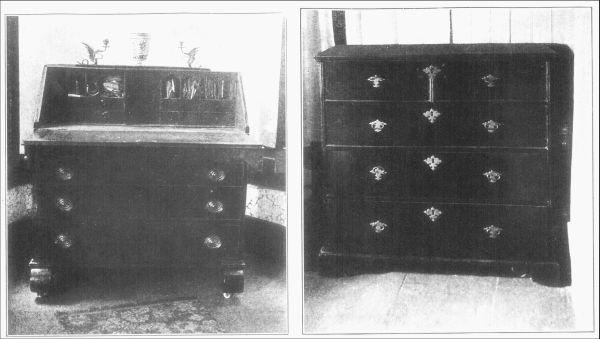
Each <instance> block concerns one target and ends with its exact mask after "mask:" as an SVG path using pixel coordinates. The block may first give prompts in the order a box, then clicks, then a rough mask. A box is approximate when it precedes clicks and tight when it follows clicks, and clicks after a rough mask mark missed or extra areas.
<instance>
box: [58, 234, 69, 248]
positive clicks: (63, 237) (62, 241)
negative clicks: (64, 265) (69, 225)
mask: <svg viewBox="0 0 600 339" xmlns="http://www.w3.org/2000/svg"><path fill="white" fill-rule="evenodd" d="M54 244H55V245H58V246H60V247H61V248H64V249H67V248H70V247H71V246H73V239H72V238H71V236H69V235H68V234H64V233H60V234H59V235H57V236H56V238H54Z"/></svg>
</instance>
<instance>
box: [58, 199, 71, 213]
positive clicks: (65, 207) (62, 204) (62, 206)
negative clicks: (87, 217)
mask: <svg viewBox="0 0 600 339" xmlns="http://www.w3.org/2000/svg"><path fill="white" fill-rule="evenodd" d="M55 205H56V207H57V208H58V209H59V210H61V211H63V212H70V211H71V210H72V209H73V202H71V200H70V199H68V198H62V197H59V198H56V202H55Z"/></svg>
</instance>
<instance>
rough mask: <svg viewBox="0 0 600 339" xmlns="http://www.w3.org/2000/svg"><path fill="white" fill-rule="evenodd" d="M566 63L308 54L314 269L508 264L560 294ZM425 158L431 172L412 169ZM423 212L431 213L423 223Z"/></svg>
mask: <svg viewBox="0 0 600 339" xmlns="http://www.w3.org/2000/svg"><path fill="white" fill-rule="evenodd" d="M572 58H573V54H572V52H571V51H570V49H569V48H568V47H566V46H564V45H557V44H477V45H460V44H458V45H375V46H336V47H333V48H331V49H328V50H327V51H324V52H321V53H320V54H319V55H318V56H317V57H316V59H317V60H318V61H320V62H322V77H323V78H322V79H323V82H322V84H323V89H322V109H323V112H322V116H323V128H322V130H323V134H322V144H321V147H322V149H321V152H322V154H323V162H322V167H320V168H316V171H315V173H317V174H320V176H319V178H318V179H317V180H315V182H319V183H321V184H320V185H321V186H322V187H323V191H322V192H321V193H320V196H321V198H322V199H324V200H322V201H323V204H324V209H325V210H326V215H327V217H326V218H325V221H323V220H321V222H318V223H316V224H318V225H320V226H319V227H320V229H319V230H318V231H316V232H315V234H317V237H320V238H321V239H322V241H321V242H320V243H321V244H322V246H323V247H322V249H321V251H320V252H319V253H320V254H319V258H320V259H321V260H320V261H321V262H322V263H323V269H324V270H327V269H333V270H339V269H341V268H342V267H340V265H342V266H345V265H347V264H349V263H350V262H352V263H355V262H356V261H357V260H363V261H366V262H372V261H373V260H377V261H378V262H383V263H385V262H390V263H395V264H393V265H390V266H389V267H390V268H391V267H394V266H395V265H396V264H398V263H400V264H401V265H399V266H400V267H406V265H403V263H406V264H410V265H408V266H427V267H428V268H425V269H426V270H428V269H431V270H433V271H436V270H438V271H441V270H442V266H440V265H443V264H444V263H446V264H448V265H449V266H448V267H446V269H447V270H449V271H452V270H453V268H456V269H457V270H458V268H459V267H464V266H469V265H470V266H471V267H472V271H474V272H479V273H481V272H482V271H484V270H485V271H488V272H491V273H493V272H496V273H497V274H500V273H501V272H500V271H501V269H500V268H501V267H503V266H506V265H508V266H510V267H512V268H511V269H513V273H514V274H515V275H519V274H526V273H528V272H530V273H532V274H533V275H535V277H534V279H537V280H539V281H542V282H543V283H545V284H549V285H553V286H556V285H560V286H564V285H568V284H570V259H569V253H568V240H567V237H566V220H567V218H568V209H569V202H568V201H569V199H568V192H567V191H568V188H567V187H569V182H570V178H569V176H568V173H569V168H570V131H571V129H572V126H571V121H572V120H571V119H572V67H573V66H572ZM428 66H435V69H436V71H437V72H436V73H435V76H431V74H427V72H425V70H426V67H428ZM488 75H493V76H494V78H495V79H491V80H490V77H489V76H488ZM429 110H434V111H435V112H433V111H432V112H429V114H424V113H426V112H427V111H429ZM434 113H435V114H434ZM433 115H435V116H434V117H433ZM432 117H433V118H432ZM489 126H493V127H491V128H490V127H489ZM432 156H433V157H435V158H436V159H437V160H441V162H440V163H439V164H437V166H434V167H435V168H431V167H430V165H429V164H428V163H426V162H425V161H424V160H425V159H427V158H429V157H432ZM377 173H379V174H377ZM495 175H496V179H498V180H490V176H491V177H494V176H495ZM498 175H499V177H498ZM428 208H435V209H436V210H438V211H441V214H440V215H438V218H437V219H436V220H435V221H432V220H431V219H430V218H429V217H428V215H426V214H425V213H424V211H425V210H426V209H428ZM377 221H379V222H381V223H384V224H385V225H386V226H387V228H386V230H385V231H381V230H379V231H380V232H376V231H375V228H374V226H373V225H377V223H376V222H377ZM372 224H373V225H372ZM485 225H487V226H485ZM490 225H494V227H492V228H491V229H492V230H493V229H495V228H497V227H499V228H501V229H502V230H501V232H500V233H501V234H498V235H497V236H490V234H489V232H485V231H484V229H483V228H485V227H488V226H490ZM380 226H381V225H380ZM413 264H414V265H413ZM438 264H439V265H438ZM505 264H506V265H505ZM514 265H516V266H514ZM383 266H385V264H383ZM517 266H518V268H516V267H517ZM324 273H325V272H324Z"/></svg>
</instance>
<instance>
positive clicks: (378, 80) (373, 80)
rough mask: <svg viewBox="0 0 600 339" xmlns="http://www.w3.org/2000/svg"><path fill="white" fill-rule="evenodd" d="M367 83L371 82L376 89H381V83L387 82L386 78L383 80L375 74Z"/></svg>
mask: <svg viewBox="0 0 600 339" xmlns="http://www.w3.org/2000/svg"><path fill="white" fill-rule="evenodd" d="M367 81H370V82H371V83H372V84H373V87H374V88H379V87H380V86H381V83H382V82H384V81H385V78H382V77H380V76H379V75H377V74H375V75H371V76H370V77H369V78H367Z"/></svg>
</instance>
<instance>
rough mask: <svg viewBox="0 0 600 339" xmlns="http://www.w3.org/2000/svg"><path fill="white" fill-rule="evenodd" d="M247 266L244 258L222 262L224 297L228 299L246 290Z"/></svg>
mask: <svg viewBox="0 0 600 339" xmlns="http://www.w3.org/2000/svg"><path fill="white" fill-rule="evenodd" d="M245 268H246V263H245V262H244V261H243V260H235V261H224V262H222V263H221V272H222V277H223V297H225V298H226V299H228V298H230V297H231V295H232V294H234V293H242V292H244V269H245Z"/></svg>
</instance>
